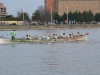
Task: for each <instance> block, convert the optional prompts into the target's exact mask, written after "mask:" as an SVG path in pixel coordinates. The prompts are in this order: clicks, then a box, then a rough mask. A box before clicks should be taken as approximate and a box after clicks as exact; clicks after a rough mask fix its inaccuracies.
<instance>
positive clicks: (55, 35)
mask: <svg viewBox="0 0 100 75" xmlns="http://www.w3.org/2000/svg"><path fill="white" fill-rule="evenodd" d="M85 35H89V33H87V34H85ZM79 36H84V35H80V33H79V32H77V34H76V35H74V34H73V33H72V34H69V35H68V36H66V35H65V33H60V36H58V35H57V34H53V36H50V35H48V36H46V35H44V36H40V37H39V36H38V35H35V36H33V37H31V35H26V39H28V40H30V39H50V38H52V39H58V38H59V39H63V38H75V37H79Z"/></svg>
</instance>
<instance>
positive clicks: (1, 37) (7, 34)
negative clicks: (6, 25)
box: [0, 34, 10, 38]
mask: <svg viewBox="0 0 100 75" xmlns="http://www.w3.org/2000/svg"><path fill="white" fill-rule="evenodd" d="M8 35H10V34H6V35H3V36H1V37H0V38H2V37H5V36H8Z"/></svg>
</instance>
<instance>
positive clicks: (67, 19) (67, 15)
mask: <svg viewBox="0 0 100 75" xmlns="http://www.w3.org/2000/svg"><path fill="white" fill-rule="evenodd" d="M66 7H67V25H68V7H69V6H66Z"/></svg>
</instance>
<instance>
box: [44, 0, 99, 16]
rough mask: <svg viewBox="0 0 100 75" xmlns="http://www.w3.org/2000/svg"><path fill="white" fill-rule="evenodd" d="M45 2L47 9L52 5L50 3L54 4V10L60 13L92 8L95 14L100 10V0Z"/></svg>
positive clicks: (52, 0) (56, 0)
mask: <svg viewBox="0 0 100 75" xmlns="http://www.w3.org/2000/svg"><path fill="white" fill-rule="evenodd" d="M47 1H48V3H47ZM50 1H51V2H50ZM45 2H46V3H45V7H46V8H47V9H48V8H50V6H52V5H50V4H53V11H54V12H57V13H58V14H59V15H62V14H63V13H64V12H65V13H68V12H70V11H71V12H75V11H80V12H83V11H89V10H91V11H92V13H93V14H95V13H98V12H100V0H45ZM47 6H48V7H47Z"/></svg>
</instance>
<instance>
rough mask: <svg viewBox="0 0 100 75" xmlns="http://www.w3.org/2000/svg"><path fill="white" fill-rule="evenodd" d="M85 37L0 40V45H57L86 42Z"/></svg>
mask: <svg viewBox="0 0 100 75" xmlns="http://www.w3.org/2000/svg"><path fill="white" fill-rule="evenodd" d="M86 40H87V35H84V36H79V37H73V38H57V39H54V38H50V39H30V40H29V39H23V38H17V39H14V40H11V39H4V38H0V44H7V43H49V42H50V43H59V42H74V41H86Z"/></svg>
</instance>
